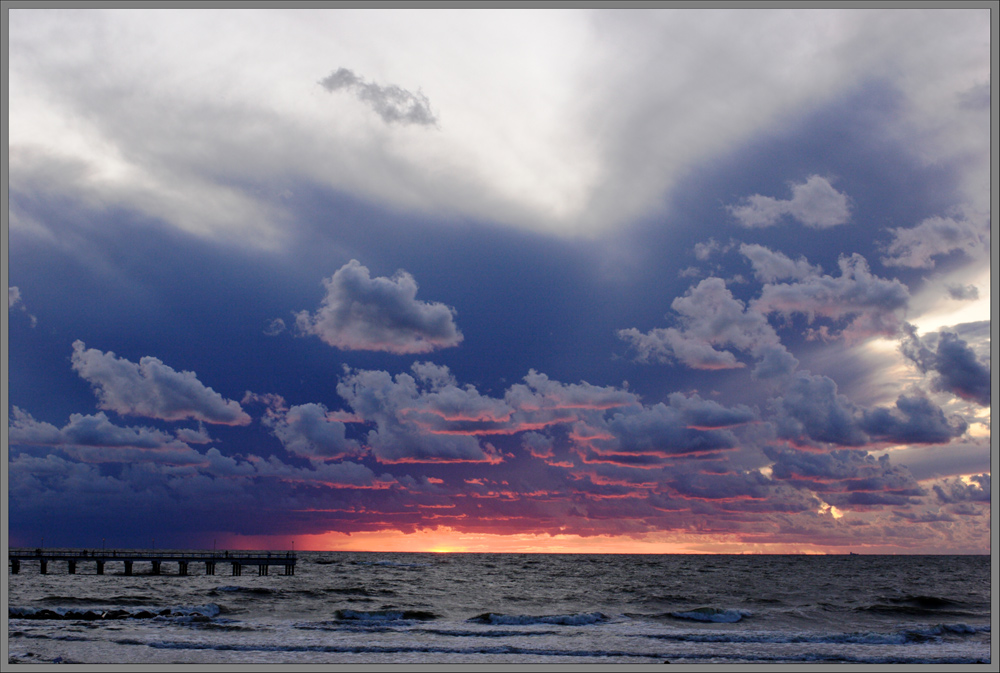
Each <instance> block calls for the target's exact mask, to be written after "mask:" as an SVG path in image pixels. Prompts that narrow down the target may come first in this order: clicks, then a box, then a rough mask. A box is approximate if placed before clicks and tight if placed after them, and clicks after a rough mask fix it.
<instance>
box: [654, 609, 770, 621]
mask: <svg viewBox="0 0 1000 673" xmlns="http://www.w3.org/2000/svg"><path fill="white" fill-rule="evenodd" d="M669 615H670V616H671V617H674V618H676V619H691V620H694V621H696V622H715V623H726V624H729V623H733V622H738V621H740V620H741V619H743V618H744V617H751V616H753V613H752V612H750V611H749V610H740V609H737V608H696V609H694V610H684V611H680V612H671V613H669Z"/></svg>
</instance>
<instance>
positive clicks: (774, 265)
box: [740, 243, 823, 283]
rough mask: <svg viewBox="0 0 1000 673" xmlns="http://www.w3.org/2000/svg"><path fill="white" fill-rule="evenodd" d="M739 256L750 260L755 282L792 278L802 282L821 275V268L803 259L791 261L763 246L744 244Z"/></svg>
mask: <svg viewBox="0 0 1000 673" xmlns="http://www.w3.org/2000/svg"><path fill="white" fill-rule="evenodd" d="M740 254H742V255H743V256H744V257H746V258H747V259H748V260H750V264H751V265H753V274H754V276H756V277H757V280H760V281H763V282H765V283H773V282H774V281H776V280H782V279H784V278H792V279H795V280H803V279H805V278H809V277H810V276H815V275H818V274H820V273H822V271H823V270H822V268H820V267H818V266H813V265H812V264H810V263H809V262H808V260H806V258H805V257H800V258H799V259H797V260H792V259H790V258H789V257H788V256H786V255H784V254H782V253H780V252H775V251H773V250H770V249H768V248H765V247H764V246H763V245H757V244H750V245H748V244H746V243H744V244H743V245H741V246H740Z"/></svg>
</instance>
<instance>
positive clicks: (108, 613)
mask: <svg viewBox="0 0 1000 673" xmlns="http://www.w3.org/2000/svg"><path fill="white" fill-rule="evenodd" d="M219 612H221V609H220V608H219V606H218V605H216V604H215V603H209V604H207V605H195V606H189V605H185V606H173V607H167V608H155V607H144V608H140V609H137V610H136V609H132V610H126V609H124V608H117V607H116V608H110V607H102V608H91V609H89V610H78V609H74V608H68V607H64V606H59V607H54V608H51V609H50V608H35V607H19V606H11V607H8V608H7V617H8V619H70V620H83V621H94V620H97V619H153V618H154V617H175V618H176V617H184V618H187V617H209V618H211V617H215V616H216V615H218V614H219Z"/></svg>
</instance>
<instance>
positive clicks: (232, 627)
mask: <svg viewBox="0 0 1000 673" xmlns="http://www.w3.org/2000/svg"><path fill="white" fill-rule="evenodd" d="M227 568H228V567H227V566H222V565H220V566H219V569H218V572H220V574H218V575H215V576H206V575H203V574H200V573H203V568H202V566H201V565H200V564H192V567H191V572H193V573H194V574H193V575H189V576H187V577H181V576H177V575H170V574H166V575H159V576H154V575H144V574H142V573H145V572H149V568H148V566H147V567H146V568H144V567H143V566H142V565H140V564H137V565H136V572H138V573H140V574H139V575H135V576H131V577H126V576H124V575H123V574H121V573H122V569H121V568H118V567H116V566H115V565H113V564H109V566H108V569H107V571H106V572H107V573H108V574H105V575H96V574H87V573H93V572H94V569H93V568H92V567H88V566H87V565H86V564H81V565H80V566H78V569H77V574H76V575H68V574H66V571H65V567H61V566H59V565H58V564H55V563H51V564H50V566H49V574H48V575H44V576H43V575H39V574H38V568H37V566H36V565H34V564H31V563H25V564H23V565H22V568H21V573H20V574H18V575H9V576H8V582H9V588H10V592H9V603H8V612H9V616H10V622H9V632H8V638H9V640H8V645H9V652H10V658H9V662H10V663H18V662H22V663H28V662H43V661H56V660H58V661H62V662H66V663H71V662H81V663H168V662H170V663H191V662H198V663H231V662H259V663H358V662H364V663H390V662H392V663H525V662H535V663H577V664H584V663H662V662H664V661H670V662H671V663H685V662H687V663H744V662H750V663H788V662H846V663H937V664H942V663H988V662H989V661H990V638H991V628H990V617H991V615H990V559H989V557H985V556H756V555H755V556H749V555H747V556H689V555H678V556H674V555H670V556H653V555H635V556H630V555H593V556H590V555H546V554H524V555H520V554H388V553H386V554H382V553H367V554H361V553H323V552H312V553H310V552H304V553H300V554H299V565H298V568H297V570H296V574H295V575H293V576H287V577H286V576H282V575H273V574H272V575H269V576H263V577H261V576H257V575H256V574H252V575H251V574H244V575H242V576H239V577H232V576H228V575H227V574H226V572H227ZM164 572H165V573H176V567H173V568H172V567H171V566H170V565H169V564H164ZM272 572H273V571H272ZM81 573H83V574H81ZM43 610H48V611H50V612H48V613H43V612H41V611H43ZM87 610H90V611H91V612H92V613H93V614H95V615H96V614H99V613H101V612H102V611H111V610H119V611H126V612H127V615H125V616H124V618H119V619H90V620H85V619H80V618H73V619H59V618H55V617H58V616H60V615H65V614H67V613H70V615H71V616H73V615H76V616H77V617H79V616H80V615H81V614H82V613H84V612H86V611H87ZM160 613H163V614H160ZM40 614H45V615H48V617H49V618H47V619H37V618H34V617H37V616H38V615H40ZM118 616H119V617H122V613H121V612H119V613H118Z"/></svg>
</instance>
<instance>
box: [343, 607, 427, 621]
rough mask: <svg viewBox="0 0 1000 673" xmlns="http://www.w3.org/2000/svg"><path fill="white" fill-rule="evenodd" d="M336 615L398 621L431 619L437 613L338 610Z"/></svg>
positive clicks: (423, 611) (422, 611) (356, 618)
mask: <svg viewBox="0 0 1000 673" xmlns="http://www.w3.org/2000/svg"><path fill="white" fill-rule="evenodd" d="M334 616H335V617H336V618H337V619H339V620H342V621H360V622H396V621H429V620H432V619H437V615H436V614H434V613H433V612H428V611H426V610H371V611H365V610H337V611H336V612H335V613H334Z"/></svg>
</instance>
